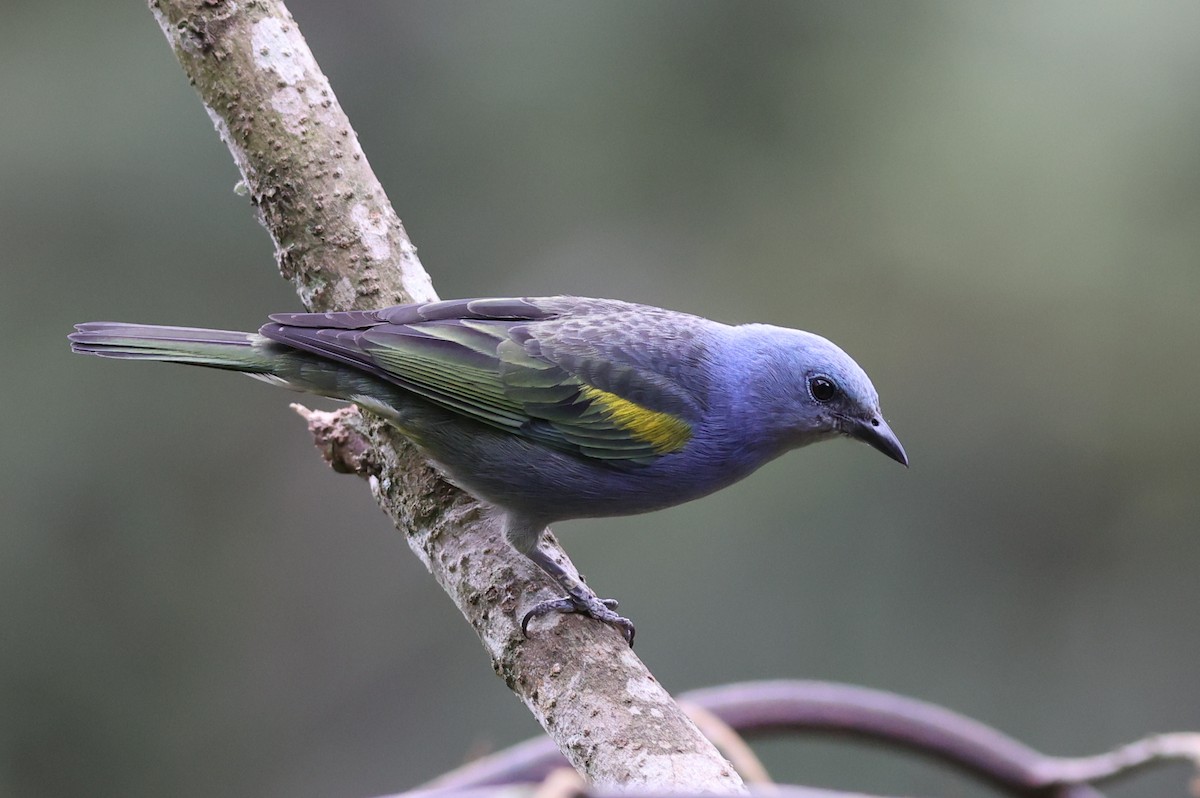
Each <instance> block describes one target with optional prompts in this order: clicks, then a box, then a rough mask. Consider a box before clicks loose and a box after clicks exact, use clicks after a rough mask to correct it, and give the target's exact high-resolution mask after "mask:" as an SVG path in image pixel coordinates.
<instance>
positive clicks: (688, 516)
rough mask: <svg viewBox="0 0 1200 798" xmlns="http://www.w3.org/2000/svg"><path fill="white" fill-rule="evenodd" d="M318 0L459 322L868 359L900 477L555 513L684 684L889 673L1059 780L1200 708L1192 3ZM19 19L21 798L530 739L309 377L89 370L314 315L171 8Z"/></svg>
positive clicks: (7, 431)
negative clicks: (322, 445)
mask: <svg viewBox="0 0 1200 798" xmlns="http://www.w3.org/2000/svg"><path fill="white" fill-rule="evenodd" d="M292 10H293V12H294V14H295V16H296V18H297V21H298V22H299V24H300V26H301V28H302V30H303V31H304V32H305V33H306V35H307V37H308V40H309V43H310V45H311V46H312V48H313V50H314V51H315V53H316V55H317V58H318V60H319V61H320V62H321V64H322V65H323V67H324V68H325V70H326V71H327V73H328V74H329V76H330V78H331V80H332V83H333V86H334V89H335V90H336V91H337V92H338V94H339V96H340V98H341V101H342V103H343V105H344V106H345V108H346V111H347V112H348V114H349V115H350V118H351V120H352V121H353V122H354V124H355V126H356V127H357V129H358V131H359V134H360V136H361V139H362V144H363V147H364V148H365V150H366V152H367V154H368V156H369V158H370V159H371V162H372V164H373V166H374V167H375V169H376V171H377V172H378V174H379V176H380V178H381V179H382V181H383V182H384V184H385V186H386V187H387V188H388V191H389V193H390V196H391V199H392V201H393V202H394V203H395V205H396V208H397V210H398V211H399V213H400V215H401V217H402V218H403V219H404V221H405V223H406V225H407V227H408V230H409V232H410V234H411V235H412V236H413V239H414V240H415V241H416V243H417V244H418V246H419V247H420V248H421V255H422V258H423V261H424V264H425V266H426V268H428V269H429V271H430V272H431V273H432V274H433V277H434V283H435V285H436V286H437V289H438V291H439V292H440V293H441V295H442V296H443V297H459V296H478V295H497V294H499V295H504V294H548V293H568V292H569V293H579V294H596V295H602V296H613V297H619V298H624V299H631V300H639V301H644V302H649V303H653V304H660V305H666V306H669V307H673V308H677V309H680V310H687V311H692V312H696V313H700V314H704V315H708V316H712V317H716V318H719V319H722V320H727V321H749V320H759V321H769V322H773V323H777V324H783V325H788V326H796V327H801V328H804V329H809V330H813V331H816V332H820V333H822V334H825V335H827V336H829V337H830V338H832V339H834V340H835V341H837V342H838V343H840V344H841V345H842V346H843V347H844V348H845V349H847V350H848V351H849V352H850V353H851V354H853V355H854V356H855V357H856V358H857V359H858V361H859V362H860V363H861V364H862V365H863V366H864V368H866V369H867V371H868V372H870V374H871V375H872V377H873V378H874V381H875V384H876V386H877V387H878V388H879V391H880V393H881V395H882V397H883V407H884V410H885V412H886V413H887V414H888V417H889V419H890V421H891V422H892V425H893V427H894V428H895V429H896V430H897V432H898V433H899V434H900V436H901V439H902V440H903V441H904V443H905V445H906V447H907V448H908V452H909V454H910V456H911V458H912V463H913V467H912V468H911V470H909V471H907V472H906V471H904V470H903V469H900V468H898V467H897V466H896V465H895V464H894V463H891V462H889V461H888V460H886V459H885V458H883V457H881V456H879V455H878V454H876V453H874V452H872V451H870V450H869V449H867V448H866V447H863V446H854V445H851V444H848V443H833V444H824V445H822V446H820V447H817V448H815V449H811V450H807V451H803V452H799V453H794V454H792V455H790V456H788V457H785V458H783V459H781V460H779V461H777V462H775V463H773V464H772V465H771V466H769V467H768V468H766V469H764V470H763V471H762V472H760V473H759V474H757V475H755V476H754V477H753V478H751V479H749V480H747V481H746V482H744V483H742V484H740V485H737V486H735V487H733V488H731V489H729V490H726V491H724V492H722V493H720V494H718V495H716V496H713V497H710V498H708V499H705V500H703V501H699V502H696V503H694V504H691V505H687V506H684V507H680V508H677V509H674V510H671V511H666V512H660V513H657V514H654V515H650V516H644V517H638V518H630V519H618V520H605V521H598V522H586V523H585V522H578V523H571V524H564V525H562V526H561V527H560V528H559V529H558V531H559V533H560V537H561V538H562V539H563V541H564V543H565V545H566V546H567V548H568V550H569V551H570V552H571V553H572V555H573V558H574V560H575V562H576V563H577V564H579V566H580V567H581V568H582V569H583V570H584V571H585V572H586V573H587V574H588V576H589V577H590V580H591V581H592V583H593V584H594V585H596V586H597V589H598V590H599V591H600V592H601V593H602V594H605V595H615V596H619V597H620V598H621V599H622V602H623V603H622V607H623V609H625V610H626V611H627V612H628V614H629V615H630V616H632V617H633V618H634V619H635V620H636V621H637V624H638V640H639V645H638V652H639V653H640V654H641V656H642V657H643V658H644V659H645V660H646V662H647V663H648V664H649V666H650V668H651V669H652V670H653V671H654V672H655V673H656V674H657V675H658V676H659V677H660V678H661V680H662V681H663V682H664V683H665V684H666V685H667V687H668V688H669V689H671V690H673V691H682V690H685V689H688V688H692V687H699V686H707V685H713V684H718V683H723V682H728V681H734V680H744V679H752V678H780V677H805V678H824V679H834V680H841V681H848V682H855V683H860V684H865V685H870V686H874V687H879V688H885V689H891V690H897V691H900V692H903V693H907V694H911V695H914V696H917V697H920V698H924V699H928V700H932V701H936V702H939V703H943V704H946V705H948V706H950V707H952V708H955V709H957V710H960V711H963V712H965V713H968V714H970V715H973V716H975V717H978V718H980V719H982V720H984V721H986V722H989V723H992V724H994V725H996V726H998V727H1000V728H1001V729H1004V730H1005V731H1007V732H1009V733H1012V734H1014V735H1016V736H1017V737H1019V738H1021V739H1022V740H1024V741H1026V742H1028V743H1029V744H1031V745H1034V746H1036V747H1039V748H1043V749H1045V750H1047V751H1049V752H1053V753H1062V754H1080V753H1090V752H1095V751H1098V750H1100V749H1105V748H1107V747H1109V746H1112V745H1115V744H1118V743H1121V742H1125V741H1127V740H1129V739H1132V738H1134V737H1137V736H1140V735H1142V734H1144V733H1147V732H1150V731H1163V730H1171V729H1176V728H1192V729H1195V728H1197V727H1200V679H1198V678H1197V676H1198V675H1200V669H1198V667H1197V663H1198V661H1200V624H1198V623H1197V609H1198V608H1200V579H1197V571H1198V562H1200V534H1197V532H1198V531H1200V521H1198V519H1200V400H1198V398H1200V366H1198V362H1200V359H1198V356H1197V350H1198V344H1200V313H1198V312H1197V304H1198V300H1200V135H1198V131H1200V91H1197V87H1198V86H1200V47H1197V31H1198V30H1200V4H1197V3H1195V2H1192V0H1179V2H1148V3H1137V4H1134V3H1115V2H1114V3H1091V2H1047V3H1043V2H1032V1H1030V2H1014V3H982V2H951V1H950V0H946V1H945V2H892V3H861V2H840V1H839V2H819V3H765V2H764V3H752V4H751V3H716V2H682V0H681V1H679V2H608V3H595V2H587V3H585V2H519V3H518V2H506V3H464V2H445V0H426V1H425V2H380V1H379V0H375V1H373V2H359V1H358V0H348V1H347V2H342V3H322V2H318V1H317V0H295V1H294V2H293V3H292ZM0 13H2V24H0V97H2V98H3V101H4V103H3V107H4V112H3V114H0V244H2V248H0V252H2V253H3V254H2V256H0V277H2V278H3V282H2V286H3V288H2V290H0V311H2V313H0V324H2V325H3V335H4V340H5V342H6V345H5V346H4V347H3V350H2V354H0V357H2V358H3V362H2V366H3V373H4V375H5V377H4V379H3V383H2V387H0V407H2V408H3V412H0V440H2V441H3V448H4V454H5V456H4V458H3V463H2V464H0V502H2V506H3V515H2V516H0V517H2V519H3V521H2V522H0V523H2V524H3V529H2V530H0V651H2V652H3V653H2V656H0V795H5V796H8V795H12V796H59V795H80V794H87V795H93V796H159V795H176V796H209V795H239V796H240V795H245V796H289V798H291V797H295V796H371V795H376V794H380V793H387V792H394V791H399V790H401V789H405V788H408V787H411V786H413V785H415V784H418V783H420V782H421V781H424V780H426V779H428V778H431V777H433V776H435V775H437V774H438V773H441V772H442V771H444V770H446V769H449V768H451V767H453V766H455V765H457V764H459V763H461V762H463V761H464V760H465V759H466V758H468V757H470V756H471V755H473V754H477V753H480V752H484V751H487V750H493V749H495V748H498V747H501V746H504V745H507V744H509V743H513V742H516V741H519V740H522V739H524V738H527V737H529V736H531V735H534V734H537V733H539V730H538V728H537V727H536V726H535V725H534V723H533V721H532V720H531V719H530V717H529V716H528V714H527V713H526V711H525V710H524V709H523V708H522V707H521V706H520V705H519V704H518V703H517V701H515V700H514V699H513V698H512V697H511V696H510V694H509V693H508V691H507V690H506V689H505V688H504V685H503V684H502V683H501V682H500V681H499V680H497V679H496V678H495V676H494V675H493V674H492V671H491V668H490V667H489V663H488V661H487V659H486V658H485V656H484V655H483V653H482V651H481V649H480V648H479V646H478V644H477V643H476V640H475V636H474V634H472V632H471V630H470V629H469V628H468V627H467V625H466V624H464V623H463V622H462V620H461V618H460V617H459V616H458V615H457V613H456V611H455V610H454V609H453V608H452V606H451V604H450V602H449V601H448V600H447V599H446V598H445V597H444V596H443V595H442V593H441V591H440V590H439V589H438V588H437V587H436V585H435V584H434V583H433V580H432V579H430V578H429V576H428V574H427V573H426V572H425V571H424V570H423V569H422V567H421V566H420V564H419V563H418V561H417V560H416V558H415V557H414V556H412V554H411V553H410V552H409V551H408V549H407V547H406V545H405V543H404V541H403V539H402V536H401V535H400V534H398V533H397V532H396V531H394V530H393V529H392V528H391V527H390V526H389V524H388V522H387V521H386V519H385V518H384V517H383V516H382V515H381V514H380V512H379V511H378V510H377V509H376V507H375V505H374V503H373V502H372V500H371V498H370V496H369V494H368V491H367V489H366V486H365V485H364V484H363V483H362V482H360V481H359V480H356V479H351V478H348V477H344V476H337V475H334V474H333V473H331V472H330V471H329V470H328V469H327V468H326V467H325V466H324V465H323V463H322V462H321V460H320V458H319V457H318V456H317V455H316V453H315V452H314V451H313V450H312V446H311V444H310V442H309V439H308V436H307V435H306V434H305V431H304V428H303V425H302V423H301V422H300V420H299V419H298V418H297V417H295V415H294V414H292V413H291V412H290V411H289V410H288V409H287V405H288V403H289V402H290V401H292V400H293V397H292V396H291V395H289V394H287V393H284V392H282V391H277V390H271V389H269V388H267V387H265V386H262V385H260V384H257V383H255V382H253V381H251V380H246V379H242V378H239V377H235V376H231V375H226V374H220V373H212V372H204V371H200V370H187V369H179V368H174V367H168V366H152V365H142V364H129V363H114V362H103V361H100V360H98V359H85V358H81V357H75V356H72V355H71V354H70V353H69V352H68V348H67V343H66V339H65V336H66V333H67V332H68V331H69V330H70V327H71V324H72V323H74V322H77V321H85V320H93V319H109V320H128V321H142V322H159V323H176V324H193V325H203V326H213V327H229V328H241V329H252V328H254V327H256V326H257V325H258V324H259V323H260V322H261V321H262V320H263V318H264V316H265V314H267V313H268V312H272V311H280V310H290V309H298V308H299V303H298V301H297V300H296V298H295V295H294V294H293V293H292V290H291V288H290V286H289V285H288V284H287V283H285V282H284V281H282V280H281V279H279V277H278V276H277V274H276V273H275V269H274V266H273V259H272V251H271V245H270V243H269V240H268V238H267V236H266V235H265V233H264V232H263V231H262V230H261V229H260V228H259V227H258V225H257V223H256V222H255V221H254V219H253V214H252V213H251V209H250V207H249V204H248V202H247V200H246V199H245V198H243V197H238V196H236V195H235V194H234V191H233V186H234V183H235V182H236V180H237V173H236V171H235V169H234V167H233V165H232V163H231V161H230V158H229V156H228V154H227V153H226V150H225V147H224V145H223V144H222V143H221V142H220V141H219V140H218V138H217V136H216V135H215V134H214V132H213V130H212V125H211V124H210V122H209V120H208V117H207V116H206V115H205V112H204V111H203V109H202V107H201V105H200V103H199V102H198V100H197V98H196V96H195V94H194V92H193V91H192V89H191V88H189V86H188V85H187V82H186V80H185V79H184V77H183V74H182V72H181V71H180V69H179V68H178V66H177V64H176V63H175V61H174V57H173V55H172V54H171V52H170V49H169V48H168V46H167V45H166V43H165V41H164V39H163V37H162V35H161V33H160V32H159V30H158V28H157V26H156V25H155V23H154V21H153V19H152V18H151V15H150V14H149V13H148V11H147V10H146V8H145V6H144V4H142V3H123V4H113V3H94V2H92V3H89V2H83V0H74V2H64V3H37V2H32V0H20V1H19V2H15V3H14V2H13V0H9V2H8V3H6V4H5V6H4V9H3V11H2V12H0ZM762 750H763V751H764V753H765V755H766V757H767V761H768V765H769V766H770V767H771V769H772V771H773V774H774V775H775V776H776V777H777V778H779V779H783V780H799V781H803V782H806V783H810V784H818V785H825V786H836V787H841V788H846V789H850V788H853V789H859V790H869V791H876V792H888V793H893V794H912V795H955V796H958V795H962V796H982V795H990V794H992V793H990V792H988V791H985V790H984V789H982V788H978V787H975V786H973V785H969V784H967V783H966V782H965V781H964V780H962V779H961V778H959V777H958V776H955V775H953V774H947V773H946V772H944V771H942V770H940V769H938V768H935V767H933V766H930V765H927V764H925V763H921V762H917V761H915V760H913V759H911V758H909V757H902V756H899V755H893V754H889V753H882V752H880V751H878V750H874V749H863V748H856V747H852V746H849V745H844V744H833V743H828V742H818V741H810V740H805V741H794V740H792V741H780V742H772V743H770V744H769V745H766V746H765V747H763V749H762ZM1187 775H1188V774H1187V772H1186V770H1185V769H1183V768H1181V767H1176V768H1170V769H1167V770H1165V771H1163V772H1160V773H1155V774H1151V775H1148V776H1142V777H1139V778H1137V779H1135V780H1133V781H1130V782H1128V783H1127V784H1122V785H1119V786H1118V787H1115V788H1113V789H1112V794H1113V795H1118V796H1147V797H1149V796H1172V795H1177V796H1182V795H1184V794H1185V789H1186V779H1187Z"/></svg>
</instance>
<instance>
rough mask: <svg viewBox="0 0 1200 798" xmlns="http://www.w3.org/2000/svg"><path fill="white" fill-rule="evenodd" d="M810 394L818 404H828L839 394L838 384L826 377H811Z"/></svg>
mask: <svg viewBox="0 0 1200 798" xmlns="http://www.w3.org/2000/svg"><path fill="white" fill-rule="evenodd" d="M808 392H809V393H810V394H812V398H813V399H816V400H817V401H818V402H828V401H829V400H830V399H832V398H833V397H835V396H837V394H838V387H837V383H835V382H834V381H833V380H831V379H829V378H828V377H825V376H817V377H809V379H808Z"/></svg>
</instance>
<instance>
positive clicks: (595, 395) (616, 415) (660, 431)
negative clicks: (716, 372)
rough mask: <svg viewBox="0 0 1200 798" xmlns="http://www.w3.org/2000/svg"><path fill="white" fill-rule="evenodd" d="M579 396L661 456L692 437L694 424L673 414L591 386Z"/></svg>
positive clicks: (678, 447)
mask: <svg viewBox="0 0 1200 798" xmlns="http://www.w3.org/2000/svg"><path fill="white" fill-rule="evenodd" d="M580 394H581V395H582V396H583V398H584V399H587V400H588V401H589V402H592V403H593V404H594V405H596V406H597V407H599V408H600V410H601V412H602V413H604V416H605V418H607V419H609V420H610V421H612V423H613V424H615V425H617V426H618V427H620V428H621V429H624V430H628V431H629V433H630V434H632V435H633V436H634V437H635V438H637V439H638V440H641V441H645V442H646V443H648V444H650V445H651V446H653V447H654V451H655V452H657V453H658V454H668V453H670V452H675V451H678V450H680V449H682V448H683V447H684V445H685V444H686V443H687V442H688V440H689V439H690V438H691V437H692V427H691V425H690V424H688V423H687V422H686V421H684V420H683V419H681V418H676V417H675V416H673V415H671V414H670V413H660V412H658V411H657V410H650V409H649V408H646V407H642V406H641V405H639V404H637V403H635V402H631V401H629V400H628V399H622V398H621V397H619V396H617V395H616V394H615V393H609V392H608V391H602V390H600V389H599V388H594V387H592V386H590V385H585V386H583V389H582V390H581V391H580Z"/></svg>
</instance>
